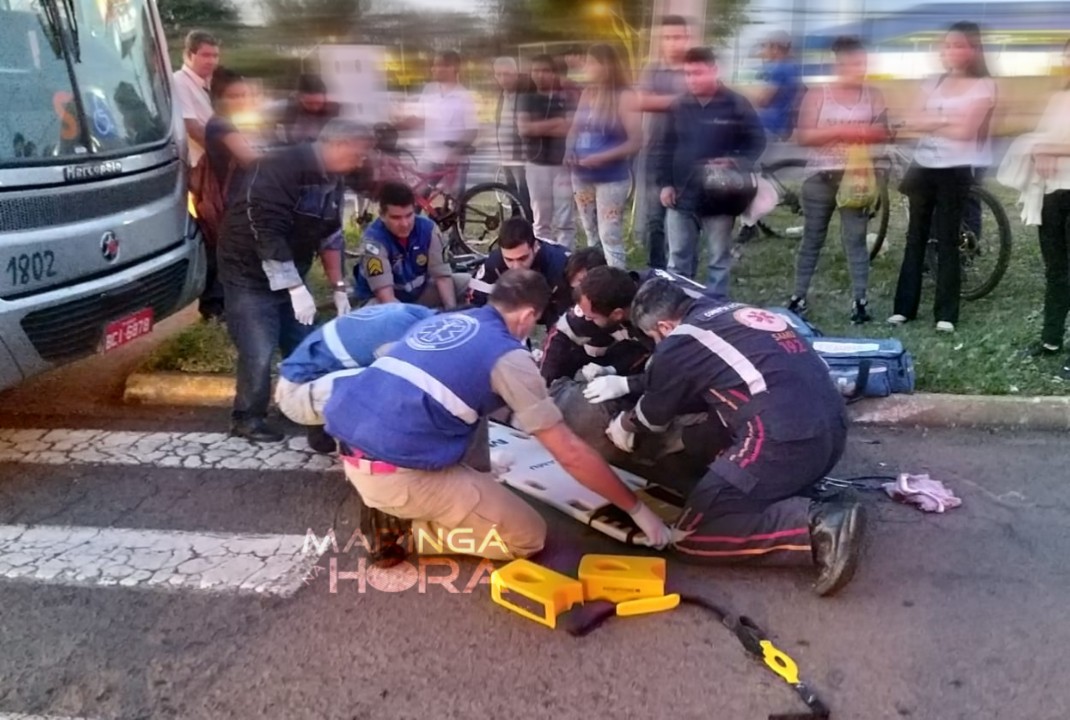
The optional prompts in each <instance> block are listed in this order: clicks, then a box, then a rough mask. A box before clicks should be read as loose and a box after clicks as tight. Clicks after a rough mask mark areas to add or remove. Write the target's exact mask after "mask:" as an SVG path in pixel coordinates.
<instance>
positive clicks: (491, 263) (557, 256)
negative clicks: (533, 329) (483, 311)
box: [468, 242, 572, 328]
mask: <svg viewBox="0 0 1070 720" xmlns="http://www.w3.org/2000/svg"><path fill="white" fill-rule="evenodd" d="M567 262H568V250H566V249H565V248H563V247H561V246H560V245H555V244H554V243H548V242H540V243H539V251H538V252H536V253H535V258H534V260H533V261H532V264H531V269H532V270H534V271H535V272H537V273H539V274H540V275H542V276H543V277H544V278H545V279H546V284H547V285H549V286H550V304H549V305H547V306H546V310H545V311H544V312H543V314H542V317H541V318H539V324H540V325H545V326H546V327H548V328H549V327H552V326H553V325H554V323H556V322H557V320H558V318H560V317H561V316H562V315H563V314H565V313H566V312H568V309H569V307H571V305H572V288H571V287H569V284H568V281H567V280H566V279H565V263H567ZM508 269H509V267H508V266H507V265H506V264H505V258H504V257H503V256H502V251H501V249H500V248H495V249H494V250H493V251H492V252H491V254H490V255H488V256H487V259H486V260H484V261H483V265H482V266H480V268H479V270H478V271H477V272H476V276H475V277H474V278H473V279H472V282H470V283H469V284H468V302H469V303H470V304H472V305H477V306H478V305H485V304H486V302H487V299H488V298H489V297H490V292H491V290H493V289H494V283H496V282H498V278H499V277H501V276H502V273H504V272H505V271H506V270H508Z"/></svg>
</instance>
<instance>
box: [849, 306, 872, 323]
mask: <svg viewBox="0 0 1070 720" xmlns="http://www.w3.org/2000/svg"><path fill="white" fill-rule="evenodd" d="M868 307H869V302H868V301H866V300H855V301H854V303H853V304H852V305H851V324H852V325H861V324H862V323H868V322H869V321H871V320H872V319H873V316H871V315H870V314H869V310H868Z"/></svg>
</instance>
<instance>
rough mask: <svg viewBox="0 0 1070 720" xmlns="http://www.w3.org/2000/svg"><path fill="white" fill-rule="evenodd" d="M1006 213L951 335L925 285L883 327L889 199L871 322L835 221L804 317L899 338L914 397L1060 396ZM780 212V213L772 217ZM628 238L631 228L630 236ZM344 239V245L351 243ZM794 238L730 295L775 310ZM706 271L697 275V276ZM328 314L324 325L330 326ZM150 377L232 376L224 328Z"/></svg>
mask: <svg viewBox="0 0 1070 720" xmlns="http://www.w3.org/2000/svg"><path fill="white" fill-rule="evenodd" d="M988 187H989V189H990V190H993V191H994V192H996V194H997V195H998V196H999V197H1000V199H1001V200H1002V201H1003V202H1004V206H1005V207H1006V208H1007V214H1008V215H1009V216H1010V219H1011V229H1012V232H1013V235H1014V250H1013V252H1012V254H1011V264H1010V268H1009V269H1008V271H1007V274H1006V275H1005V276H1004V278H1003V280H1002V282H1001V283H1000V284H999V286H998V287H997V288H996V289H995V291H994V292H993V293H991V294H990V295H989V296H988V297H985V298H983V299H982V300H979V301H975V302H965V301H964V302H963V305H962V313H961V317H960V322H959V325H958V331H957V332H956V333H955V334H954V335H950V336H948V335H941V334H938V333H937V332H936V331H935V330H934V329H933V327H932V322H931V318H932V310H931V307H932V284H931V282H928V283H927V284H926V287H925V292H924V295H923V298H922V307H921V310H920V312H919V319H918V321H917V322H914V323H910V324H908V325H906V326H904V327H901V328H893V327H890V326H888V325H886V324H884V319H885V318H886V317H887V316H888V315H890V314H891V313H892V303H891V301H892V296H893V294H894V292H895V282H896V279H897V277H898V273H899V264H900V261H901V259H902V248H903V237H904V234H905V225H906V212H905V209H904V208H903V207H902V203H901V201H900V200H899V199H898V197H897V195H896V194H895V193H893V212H892V219H891V226H890V228H889V231H888V241H887V242H888V245H889V247H888V249H887V251H886V252H884V253H883V254H882V255H881V256H880V257H878V258H877V259H876V260H875V261H874V263H873V265H872V267H871V277H870V312H871V313H872V314H873V316H874V319H875V322H873V323H871V324H869V325H866V326H863V327H861V328H859V327H856V326H852V325H851V324H850V322H849V317H848V316H849V313H850V302H851V293H850V278H849V277H848V274H847V263H846V259H845V258H844V254H843V248H842V246H841V245H840V240H839V233H840V228H839V221H838V219H833V222H832V227H831V228H830V229H829V239H828V242H827V243H826V244H825V249H824V252H823V253H822V256H821V262H820V265H819V267H818V271H817V274H816V275H815V277H814V282H813V285H812V287H811V290H810V293H809V297H808V299H809V302H810V308H811V310H810V314H809V317H810V320H811V321H812V322H813V323H814V324H815V325H817V326H818V327H819V328H820V329H821V330H822V331H823V332H824V333H825V334H826V335H835V336H843V337H860V336H867V337H893V336H894V337H898V338H900V339H901V340H902V341H903V343H904V344H905V345H906V347H907V349H908V350H909V351H910V352H911V353H912V354H913V355H914V357H915V362H916V366H917V373H918V390H921V391H926V392H942V393H962V394H969V395H1067V394H1070V383H1066V382H1063V381H1062V380H1060V379H1059V378H1058V376H1057V373H1058V370H1059V368H1060V366H1061V361H1062V360H1063V358H1062V357H1057V358H1048V359H1041V360H1031V359H1026V358H1022V357H1020V356H1019V354H1018V353H1019V351H1020V350H1021V349H1023V348H1025V347H1027V346H1028V345H1030V344H1031V343H1033V342H1035V341H1036V340H1037V338H1038V335H1039V332H1040V310H1041V305H1042V302H1043V292H1044V279H1043V266H1042V264H1041V260H1040V251H1039V248H1038V245H1037V239H1036V229H1035V228H1026V227H1024V226H1023V225H1022V224H1021V222H1020V221H1019V219H1018V211H1017V209H1016V208H1015V207H1014V196H1013V194H1011V193H1009V192H1006V191H1004V190H1002V189H1001V188H999V187H998V186H996V185H995V184H994V183H989V185H988ZM778 212H782V211H778ZM771 222H772V223H773V224H775V225H776V226H778V227H786V226H788V225H792V224H800V223H801V219H799V218H794V219H793V218H788V217H783V216H776V215H774V216H773V217H772V218H771ZM629 234H630V230H629ZM355 241H356V237H351V238H350V242H351V243H352V242H355ZM797 243H798V240H797V239H776V238H763V239H760V240H758V241H755V242H752V243H749V244H747V245H745V246H742V256H741V258H740V259H739V260H738V261H737V264H736V266H735V269H734V271H733V292H734V294H735V295H736V296H737V297H738V298H739V299H740V300H742V301H745V302H749V303H753V304H756V305H780V304H783V303H784V302H785V300H786V299H787V298H788V296H789V295H790V294H791V290H792V286H793V277H794V261H795V255H794V251H795V247H796V244H797ZM645 259H646V253H645V251H644V250H642V248H640V247H639V246H638V244H637V243H634V242H633V243H632V244H631V247H630V250H629V261H630V263H631V264H632V265H633V266H634V267H639V266H641V265H643V264H645ZM703 272H704V271H703ZM310 283H311V285H312V286H313V292H314V293H316V296H317V297H318V298H329V297H330V293H329V292H327V289H326V282H325V280H324V278H323V275H322V272H321V271H320V270H319V267H318V266H316V268H315V269H314V270H313V273H312V279H311V281H310ZM331 314H332V313H331V312H330V310H329V309H327V311H325V312H324V313H323V317H322V318H321V320H326V319H329V317H330V316H331ZM145 369H147V370H174V371H180V372H202V373H232V372H233V371H234V352H233V349H232V348H231V345H230V340H229V338H228V337H227V334H226V330H225V328H223V327H221V326H220V325H218V324H217V323H208V324H204V323H200V324H197V325H195V326H192V327H190V328H189V329H187V330H186V331H185V332H183V333H180V334H179V335H177V336H176V337H175V338H173V339H171V340H170V341H168V342H167V343H164V344H163V345H162V346H161V347H160V348H159V349H158V350H157V351H156V352H155V353H154V354H153V355H152V356H151V357H150V358H149V359H148V361H147V363H146V365H145Z"/></svg>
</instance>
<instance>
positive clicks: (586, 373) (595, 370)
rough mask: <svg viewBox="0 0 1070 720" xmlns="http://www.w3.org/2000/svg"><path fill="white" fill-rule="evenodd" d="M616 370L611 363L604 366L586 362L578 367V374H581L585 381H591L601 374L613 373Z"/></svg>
mask: <svg viewBox="0 0 1070 720" xmlns="http://www.w3.org/2000/svg"><path fill="white" fill-rule="evenodd" d="M616 372H617V369H616V368H614V367H613V366H612V365H609V366H606V365H598V364H596V363H587V364H586V365H584V366H583V367H582V368H580V375H582V376H583V379H584V380H586V381H587V382H591V381H592V380H594V379H595V378H596V377H602V376H603V375H613V374H614V373H616Z"/></svg>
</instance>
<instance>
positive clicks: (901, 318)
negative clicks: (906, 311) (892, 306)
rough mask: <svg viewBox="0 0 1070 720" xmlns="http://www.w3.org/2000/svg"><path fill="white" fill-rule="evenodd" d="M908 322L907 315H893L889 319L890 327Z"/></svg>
mask: <svg viewBox="0 0 1070 720" xmlns="http://www.w3.org/2000/svg"><path fill="white" fill-rule="evenodd" d="M906 321H907V317H906V315H892V316H891V317H890V318H888V324H889V325H902V324H903V323H905V322H906Z"/></svg>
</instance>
